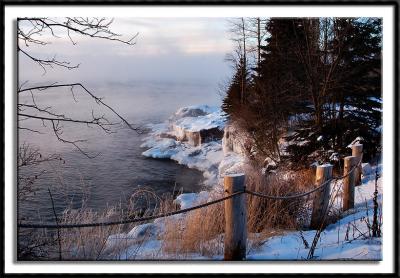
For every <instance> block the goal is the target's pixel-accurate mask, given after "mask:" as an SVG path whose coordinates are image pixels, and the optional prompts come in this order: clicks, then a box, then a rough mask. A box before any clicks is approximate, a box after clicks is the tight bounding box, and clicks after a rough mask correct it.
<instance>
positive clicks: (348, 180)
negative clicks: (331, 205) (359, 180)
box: [343, 156, 358, 211]
mask: <svg viewBox="0 0 400 278" xmlns="http://www.w3.org/2000/svg"><path fill="white" fill-rule="evenodd" d="M357 161H358V160H357V157H355V156H346V157H345V158H344V173H343V175H344V176H345V178H344V179H343V211H346V210H349V209H352V208H354V186H355V182H356V169H354V171H352V172H351V173H350V171H351V170H352V169H353V168H354V167H355V166H356V165H357Z"/></svg>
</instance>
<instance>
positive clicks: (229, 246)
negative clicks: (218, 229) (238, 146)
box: [224, 174, 247, 261]
mask: <svg viewBox="0 0 400 278" xmlns="http://www.w3.org/2000/svg"><path fill="white" fill-rule="evenodd" d="M244 181H245V175H244V174H234V175H227V176H225V177H224V191H225V195H226V196H228V195H231V194H233V193H235V192H238V191H244V189H245V183H244ZM246 226H247V213H246V194H239V195H236V196H234V197H232V198H230V199H227V200H225V239H224V260H226V261H241V260H244V259H246V242H247V228H246Z"/></svg>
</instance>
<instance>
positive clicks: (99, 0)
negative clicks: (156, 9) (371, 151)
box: [0, 0, 400, 277]
mask: <svg viewBox="0 0 400 278" xmlns="http://www.w3.org/2000/svg"><path fill="white" fill-rule="evenodd" d="M57 4H59V5H64V6H71V5H86V6H104V5H118V6H121V5H122V6H124V5H131V6H135V5H136V6H149V5H158V6H167V5H173V6H177V5H178V4H181V5H185V6H188V5H195V6H221V5H228V6H238V5H247V6H253V5H262V6H272V5H279V6H291V5H300V6H328V5H329V6H348V5H363V6H390V7H393V8H394V22H393V27H394V34H393V38H394V71H393V73H394V103H393V106H394V107H393V108H394V126H393V130H394V136H395V138H394V146H393V150H394V161H393V163H394V177H393V178H394V179H393V181H394V184H393V186H394V196H392V198H394V202H393V203H394V204H395V208H394V219H393V220H394V222H393V223H394V224H395V225H394V244H395V246H394V268H395V269H394V272H393V273H390V274H384V273H381V274H379V273H377V274H372V273H371V274H369V273H360V274H353V273H351V274H350V273H347V274H337V273H315V274H314V273H290V274H288V273H280V274H272V273H271V274H267V273H257V274H235V273H232V274H227V273H226V274H216V273H214V274H193V273H192V274H190V273H182V274H181V273H168V274H141V273H129V274H128V273H126V274H101V273H90V274H82V273H76V274H64V273H59V274H58V273H57V274H55V273H46V274H41V273H35V274H7V273H5V266H4V258H5V251H4V242H5V237H4V236H5V235H4V228H5V225H6V223H5V205H4V198H5V195H4V194H5V172H4V170H5V169H4V168H3V172H2V180H3V184H4V187H3V189H2V190H1V194H2V207H1V208H2V209H3V213H2V215H1V217H2V229H1V233H0V234H1V236H2V240H1V243H0V247H1V249H2V250H3V252H2V260H1V273H2V274H3V275H4V277H17V276H21V275H22V276H25V275H29V276H32V275H34V276H44V277H53V276H57V277H59V276H63V275H68V276H72V275H73V276H76V277H82V276H84V277H95V276H99V275H104V276H114V275H118V276H125V277H127V276H139V277H142V276H143V277H148V276H152V277H165V276H186V277H188V276H189V277H191V276H201V277H208V276H220V275H221V276H227V275H229V276H230V275H232V276H235V277H248V276H252V277H254V276H264V275H268V276H270V277H296V276H298V275H301V276H310V277H321V276H324V277H337V276H340V277H346V276H347V277H377V276H379V277H400V271H399V260H400V258H399V226H400V223H399V222H400V221H399V211H400V208H399V203H398V197H399V188H398V185H400V184H399V171H400V168H399V142H400V141H399V109H400V104H399V83H400V82H399V80H398V78H399V25H400V22H399V2H398V0H395V1H385V0H381V1H373V0H366V1H355V0H350V1H345V0H339V1H334V0H326V1H321V0H316V1H312V0H304V1H299V0H286V1H285V0H272V1H268V0H247V1H246V0H211V1H207V0H115V1H113V0H64V1H63V0H2V1H1V3H0V5H1V15H2V17H3V20H2V23H3V24H2V28H1V33H2V40H3V44H2V45H1V49H2V52H3V55H2V57H1V58H2V64H3V68H2V69H3V74H2V83H3V86H2V87H3V92H5V73H4V72H5V52H4V42H5V39H6V38H5V32H4V30H5V7H6V6H22V5H24V6H32V5H45V6H50V5H57ZM2 102H3V109H4V108H5V105H6V103H5V95H3V98H2ZM4 117H5V112H4V110H3V113H1V119H2V121H1V123H2V125H3V149H2V151H3V161H5V156H4V155H5V154H4V151H5V130H4V123H5V122H4V119H5V118H4ZM3 167H4V166H3ZM359 266H360V265H359ZM355 267H356V266H355Z"/></svg>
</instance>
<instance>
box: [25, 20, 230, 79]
mask: <svg viewBox="0 0 400 278" xmlns="http://www.w3.org/2000/svg"><path fill="white" fill-rule="evenodd" d="M112 29H113V31H115V32H116V33H120V34H123V35H124V36H126V37H129V36H130V35H132V34H135V33H136V32H139V37H138V39H137V44H136V45H134V46H129V45H125V44H121V43H117V42H113V41H107V40H101V39H91V38H83V37H79V39H78V37H75V38H74V39H75V40H76V41H77V43H78V44H77V45H72V43H71V42H70V41H69V39H68V38H64V39H55V38H53V41H52V44H51V45H48V46H41V47H36V48H30V49H32V51H33V52H34V53H36V54H37V55H40V56H41V57H53V56H54V54H57V57H58V58H59V59H61V60H66V61H71V63H73V64H75V63H80V67H79V69H77V70H73V71H65V70H60V69H50V70H49V72H48V73H47V74H46V76H44V77H43V76H41V74H42V71H41V69H40V67H38V66H37V65H35V64H34V63H32V62H29V61H28V60H27V59H21V60H20V62H21V67H20V77H21V80H24V79H29V80H37V79H46V78H47V79H52V80H59V79H62V80H77V81H83V80H87V81H91V82H112V81H119V82H127V81H129V80H137V81H139V80H142V81H143V80H147V81H151V80H153V81H155V80H163V81H167V80H170V81H181V82H188V81H193V82H194V81H196V82H207V83H216V82H218V81H219V80H221V79H223V78H225V77H226V76H227V75H229V74H230V71H231V69H230V67H229V65H227V64H226V62H224V57H225V54H226V53H229V52H231V51H232V42H231V41H230V40H229V34H228V32H227V25H226V19H223V18H116V19H115V20H114V22H113V25H112Z"/></svg>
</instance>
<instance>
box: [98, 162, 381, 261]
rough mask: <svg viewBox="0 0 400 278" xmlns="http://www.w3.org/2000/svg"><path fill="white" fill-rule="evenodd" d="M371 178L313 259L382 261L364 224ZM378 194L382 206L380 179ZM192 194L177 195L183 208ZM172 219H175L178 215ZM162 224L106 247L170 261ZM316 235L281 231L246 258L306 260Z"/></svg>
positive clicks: (119, 238)
mask: <svg viewBox="0 0 400 278" xmlns="http://www.w3.org/2000/svg"><path fill="white" fill-rule="evenodd" d="M373 168H374V167H373ZM378 170H379V171H381V166H379V167H378ZM374 178H375V175H374V174H372V175H370V176H365V177H364V178H363V180H362V182H363V183H362V185H360V186H357V187H356V190H355V208H354V209H352V210H351V211H349V212H348V213H345V214H344V215H343V217H342V218H340V219H339V220H338V221H337V222H336V223H334V224H331V225H329V226H327V227H326V229H325V230H324V231H323V232H322V233H321V236H320V240H319V241H318V243H317V246H316V249H315V252H314V257H313V260H382V238H376V237H372V236H369V231H368V227H367V225H366V223H365V219H367V218H368V219H369V222H370V223H372V216H373V204H372V198H373V193H374V190H375V180H374ZM378 192H379V194H378V203H379V204H380V207H381V205H382V180H381V178H379V180H378ZM194 194H195V193H189V194H182V195H180V196H178V198H177V201H178V202H179V203H180V205H181V207H182V208H186V207H190V206H193V205H194V204H195V203H196V202H195V200H196V198H195V195H194ZM200 195H201V196H202V198H203V200H201V201H200V203H202V202H204V201H207V199H208V197H209V195H208V192H205V191H202V192H200ZM197 201H199V200H197ZM367 207H368V209H367ZM367 215H368V216H367ZM172 217H175V218H176V217H178V215H175V216H172ZM179 217H183V216H179ZM164 223H165V218H161V219H157V220H155V221H154V223H147V224H143V225H139V226H136V227H134V228H133V229H132V230H131V231H129V232H128V233H120V234H116V235H111V236H109V238H108V240H107V243H106V246H107V248H108V249H112V248H117V247H118V248H120V249H118V250H121V251H120V252H119V254H118V255H117V256H115V257H114V259H120V260H125V259H157V260H168V259H170V258H169V257H168V253H161V252H160V250H161V248H162V244H163V242H162V240H160V239H158V238H157V233H160V232H161V231H162V229H163V225H164ZM301 234H302V236H303V238H304V240H305V241H306V242H307V244H308V248H306V247H305V245H304V242H303V239H302V237H301ZM315 234H316V231H315V230H308V231H302V232H301V233H300V231H283V233H282V234H280V235H275V236H272V237H269V238H267V240H266V241H263V242H262V243H261V245H259V246H256V247H253V248H251V249H250V248H249V250H248V253H247V255H246V259H247V260H306V259H307V256H308V253H309V250H310V249H309V247H310V246H311V245H312V242H313V239H314V236H315ZM259 236H260V235H259V234H250V235H249V236H248V238H249V239H248V246H250V244H251V243H252V241H251V239H250V238H256V237H259ZM223 238H224V236H223V234H222V235H219V236H218V237H217V238H215V239H211V240H210V241H209V242H208V243H209V244H210V246H216V245H215V243H216V242H220V243H221V244H222V243H223ZM205 244H207V242H206V243H205ZM211 244H213V245H211ZM222 246H223V245H222ZM175 255H176V254H175ZM184 258H185V259H193V260H210V259H212V260H222V259H223V257H222V256H220V255H216V256H213V257H207V256H203V255H201V254H198V253H190V254H188V255H186V256H185V257H184Z"/></svg>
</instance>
